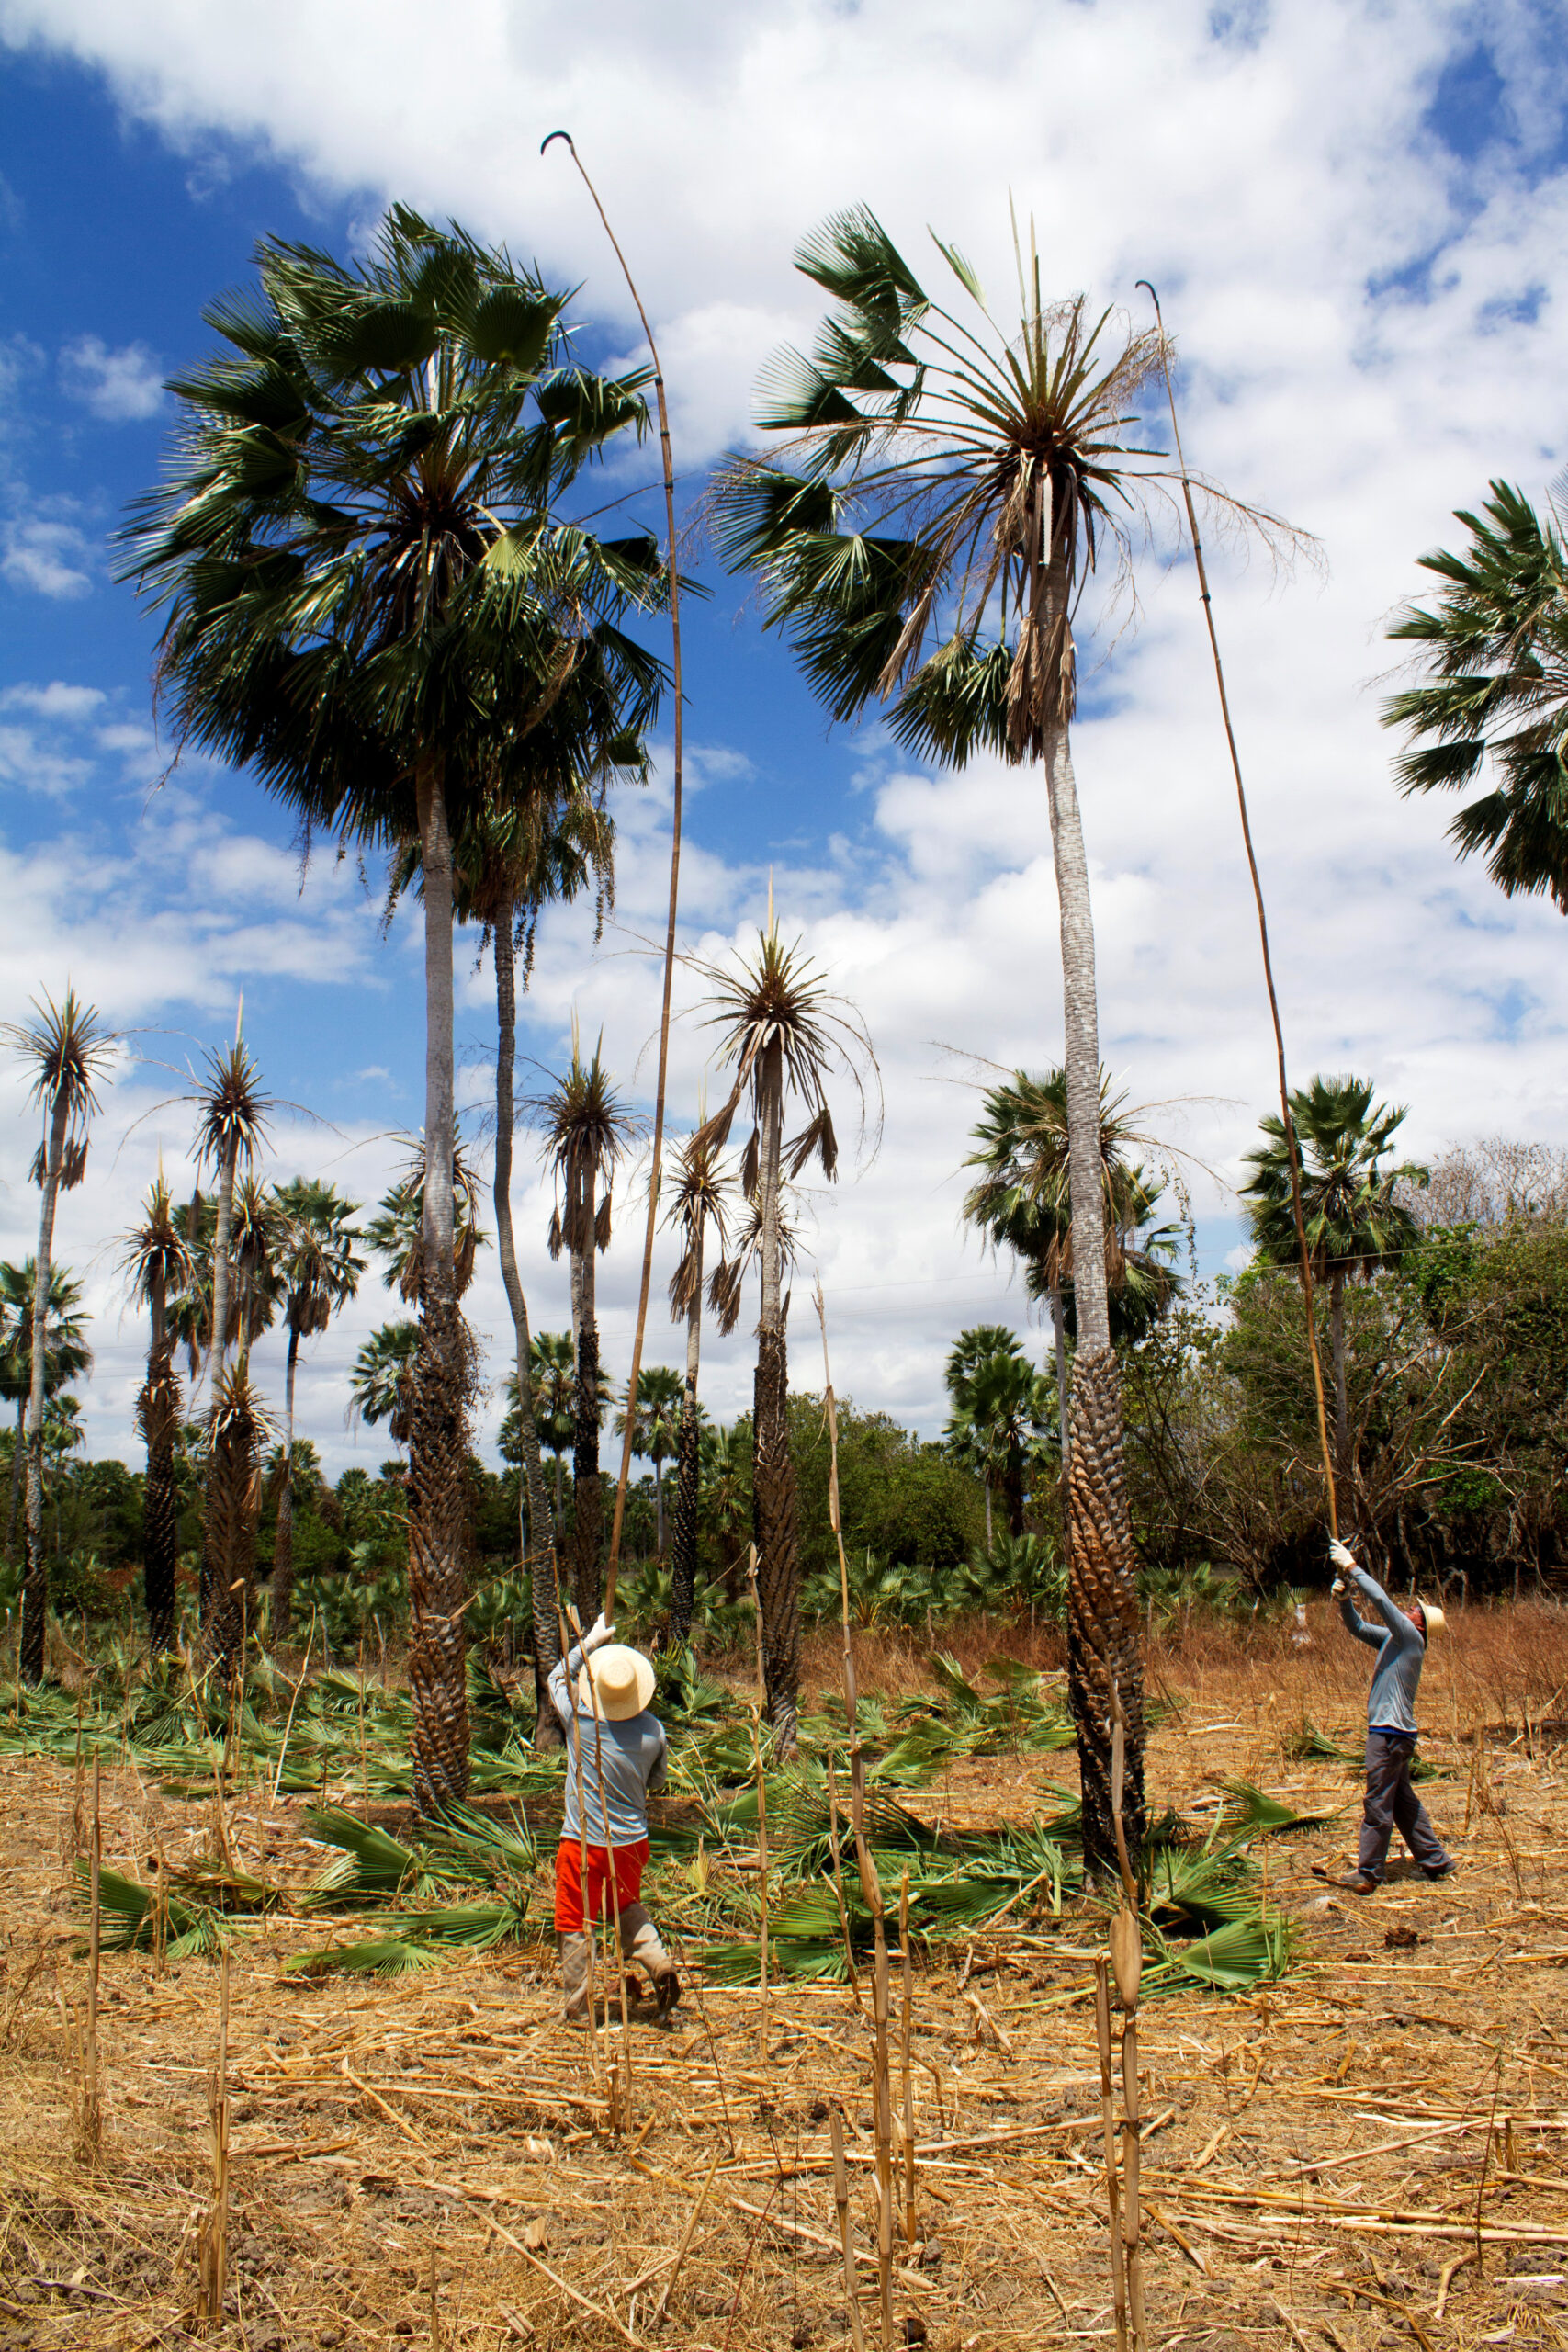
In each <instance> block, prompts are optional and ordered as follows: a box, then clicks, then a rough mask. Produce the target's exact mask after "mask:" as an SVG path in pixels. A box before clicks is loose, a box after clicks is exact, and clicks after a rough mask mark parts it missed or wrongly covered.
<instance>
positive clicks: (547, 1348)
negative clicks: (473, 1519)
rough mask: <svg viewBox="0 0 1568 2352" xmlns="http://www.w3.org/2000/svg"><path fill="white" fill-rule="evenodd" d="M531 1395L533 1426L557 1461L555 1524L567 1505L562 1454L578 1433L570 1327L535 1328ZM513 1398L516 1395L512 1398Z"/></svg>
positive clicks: (567, 1451) (575, 1375) (531, 1357)
mask: <svg viewBox="0 0 1568 2352" xmlns="http://www.w3.org/2000/svg"><path fill="white" fill-rule="evenodd" d="M528 1376H529V1385H530V1387H531V1389H532V1391H533V1397H534V1427H535V1430H536V1431H537V1434H538V1440H539V1443H540V1444H541V1445H542V1446H543V1447H544V1448H545V1451H546V1452H547V1453H553V1454H554V1456H555V1463H556V1524H557V1525H559V1524H560V1520H561V1514H562V1512H563V1510H565V1508H566V1500H565V1497H564V1495H563V1493H562V1490H561V1457H562V1455H563V1454H565V1453H569V1452H570V1448H571V1446H572V1445H573V1443H574V1442H575V1440H576V1436H577V1350H576V1348H575V1347H574V1346H573V1344H572V1337H571V1333H570V1331H536V1332H535V1334H534V1339H533V1345H532V1347H531V1348H530V1350H529V1359H528ZM513 1401H514V1402H515V1399H514V1400H513Z"/></svg>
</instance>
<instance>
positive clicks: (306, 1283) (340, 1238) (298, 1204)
mask: <svg viewBox="0 0 1568 2352" xmlns="http://www.w3.org/2000/svg"><path fill="white" fill-rule="evenodd" d="M273 1202H274V1207H275V1213H276V1227H277V1261H276V1262H277V1273H278V1279H279V1282H280V1283H281V1286H282V1293H283V1319H284V1322H285V1323H286V1325H287V1326H288V1358H287V1361H286V1366H285V1370H284V1375H283V1444H284V1458H285V1460H286V1461H287V1462H288V1464H290V1469H289V1474H288V1476H287V1477H286V1478H284V1479H283V1480H282V1482H281V1484H280V1485H279V1487H278V1490H277V1536H276V1544H275V1546H274V1550H273V1560H272V1576H271V1578H270V1580H269V1590H270V1593H271V1598H272V1626H273V1638H274V1640H275V1641H284V1640H286V1639H287V1638H288V1607H289V1600H290V1597H291V1595H292V1593H293V1590H294V1475H293V1469H292V1464H293V1461H294V1445H295V1439H294V1375H295V1373H296V1370H297V1369H298V1366H299V1347H300V1342H301V1341H302V1340H308V1339H311V1338H314V1337H315V1336H316V1334H317V1333H319V1332H321V1331H324V1330H325V1329H327V1327H328V1325H329V1324H330V1323H331V1321H332V1319H333V1316H334V1315H335V1314H337V1313H338V1311H339V1309H340V1308H342V1307H344V1306H346V1305H347V1304H348V1302H349V1300H350V1299H351V1298H353V1297H354V1295H355V1293H356V1292H357V1290H358V1288H359V1277H360V1275H361V1274H362V1273H363V1272H365V1261H364V1259H363V1258H361V1257H359V1256H358V1255H357V1254H356V1251H355V1243H356V1242H357V1241H358V1239H359V1238H360V1237H359V1233H358V1231H357V1229H356V1228H355V1227H354V1226H353V1225H352V1224H351V1223H350V1222H349V1220H350V1219H351V1218H352V1217H354V1216H356V1215H357V1214H358V1204H357V1203H356V1202H355V1201H345V1200H344V1197H343V1195H342V1194H341V1193H338V1192H336V1191H335V1190H334V1189H333V1186H332V1185H331V1184H323V1183H321V1182H320V1181H319V1180H317V1179H310V1178H306V1177H304V1176H296V1177H294V1178H293V1180H292V1181H291V1182H288V1183H287V1184H276V1185H275V1186H274V1187H273Z"/></svg>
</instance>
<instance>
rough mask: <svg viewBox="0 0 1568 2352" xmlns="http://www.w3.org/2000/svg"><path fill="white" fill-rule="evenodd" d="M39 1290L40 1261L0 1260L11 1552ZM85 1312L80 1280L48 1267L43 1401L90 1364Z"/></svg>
mask: <svg viewBox="0 0 1568 2352" xmlns="http://www.w3.org/2000/svg"><path fill="white" fill-rule="evenodd" d="M37 1294H38V1261H37V1259H36V1258H28V1259H27V1260H26V1261H25V1262H24V1263H23V1264H21V1265H20V1266H14V1265H12V1264H11V1263H10V1262H9V1261H8V1260H7V1261H0V1398H4V1400H5V1401H6V1404H8V1405H15V1407H16V1408H17V1430H16V1438H15V1442H14V1443H13V1446H12V1450H11V1500H10V1507H9V1509H8V1510H7V1512H6V1555H7V1557H9V1556H10V1555H11V1550H12V1546H13V1544H15V1542H16V1535H17V1503H18V1502H19V1500H20V1498H21V1492H22V1479H23V1476H24V1475H25V1473H26V1470H27V1461H28V1445H27V1410H28V1400H29V1398H30V1397H31V1396H32V1389H33V1301H34V1299H35V1297H36V1296H37ZM85 1325H86V1317H85V1315H84V1314H83V1312H82V1285H81V1283H79V1282H77V1281H75V1280H74V1278H73V1276H72V1275H70V1274H68V1273H67V1272H66V1271H65V1269H64V1267H63V1266H54V1265H51V1268H50V1270H49V1306H48V1310H47V1320H46V1322H45V1325H44V1369H43V1393H44V1398H45V1401H46V1402H47V1400H48V1399H49V1398H50V1397H54V1396H57V1395H58V1394H59V1392H60V1390H61V1389H62V1388H63V1387H64V1385H65V1384H66V1382H67V1381H68V1380H78V1379H80V1378H81V1376H82V1375H83V1374H84V1373H87V1372H90V1371H91V1370H92V1366H93V1351H92V1350H91V1348H89V1347H88V1345H87V1343H86V1340H85V1338H84V1337H83V1333H84V1330H85Z"/></svg>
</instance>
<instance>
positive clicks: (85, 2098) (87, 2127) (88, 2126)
mask: <svg viewBox="0 0 1568 2352" xmlns="http://www.w3.org/2000/svg"><path fill="white" fill-rule="evenodd" d="M99 1770H100V1758H99V1756H98V1752H97V1750H96V1748H95V1749H94V1751H93V1826H92V1828H91V1830H90V1831H89V1833H88V1834H89V1837H90V1838H91V1841H92V1842H91V1845H90V1847H89V1849H88V1851H89V1853H90V1854H91V1857H92V1912H91V1917H90V1920H89V1923H88V1930H87V1936H88V1943H87V2041H86V2065H85V2079H84V2082H83V2086H82V2153H83V2154H84V2155H85V2157H86V2158H87V2160H88V2161H89V2163H90V2162H92V2160H93V2159H94V2158H95V2157H96V2155H97V2153H98V2146H99V2143H100V2142H101V2140H102V2138H103V2123H104V2117H103V2105H102V2100H101V2098H100V2096H99V2090H98V1964H99V1958H100V1954H101V1951H102V1940H103V1908H102V1904H101V1901H100V1885H99V1873H100V1871H101V1870H102V1866H103V1823H102V1816H101V1815H100V1812H99V1807H98V1775H99Z"/></svg>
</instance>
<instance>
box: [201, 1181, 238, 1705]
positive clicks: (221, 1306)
mask: <svg viewBox="0 0 1568 2352" xmlns="http://www.w3.org/2000/svg"><path fill="white" fill-rule="evenodd" d="M239 1156H240V1146H239V1139H238V1137H237V1136H236V1137H235V1138H234V1139H233V1141H232V1142H231V1143H230V1144H229V1145H228V1146H227V1148H225V1150H224V1154H223V1159H222V1162H221V1165H220V1168H219V1171H218V1216H217V1223H216V1225H215V1227H214V1229H213V1236H212V1333H211V1340H210V1344H209V1351H208V1353H209V1362H210V1365H211V1374H212V1385H211V1398H212V1404H213V1408H214V1409H216V1406H217V1400H218V1388H219V1383H220V1380H221V1378H222V1374H223V1358H224V1354H225V1352H226V1351H227V1348H228V1344H229V1288H230V1283H229V1239H230V1236H231V1233H232V1231H233V1225H234V1178H235V1174H236V1171H237V1169H238V1164H239ZM217 1458H218V1457H217V1451H216V1448H215V1449H214V1450H213V1451H212V1453H209V1457H208V1464H207V1487H206V1492H205V1494H204V1496H203V1499H202V1514H201V1566H200V1571H199V1577H198V1584H199V1606H200V1612H201V1638H200V1642H199V1645H198V1655H199V1657H201V1660H202V1663H203V1665H204V1666H211V1665H213V1664H214V1663H215V1662H217V1661H218V1660H220V1659H221V1660H223V1662H224V1663H225V1664H229V1663H231V1661H230V1660H229V1658H228V1657H227V1653H226V1651H225V1648H224V1645H223V1642H222V1640H221V1639H220V1637H219V1635H218V1634H216V1632H215V1631H214V1628H215V1627H216V1626H217V1625H219V1624H220V1623H222V1624H224V1625H227V1624H230V1623H231V1622H232V1620H233V1612H232V1611H231V1608H230V1598H231V1596H230V1594H229V1589H228V1585H227V1583H225V1582H224V1581H223V1570H222V1562H221V1559H220V1555H219V1551H218V1549H217V1547H216V1546H215V1544H214V1542H213V1538H212V1532H211V1527H210V1524H209V1522H210V1521H211V1519H212V1515H213V1511H214V1510H215V1508H217V1506H216V1505H215V1501H214V1497H213V1487H212V1481H213V1479H214V1477H215V1476H216V1475H217Z"/></svg>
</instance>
